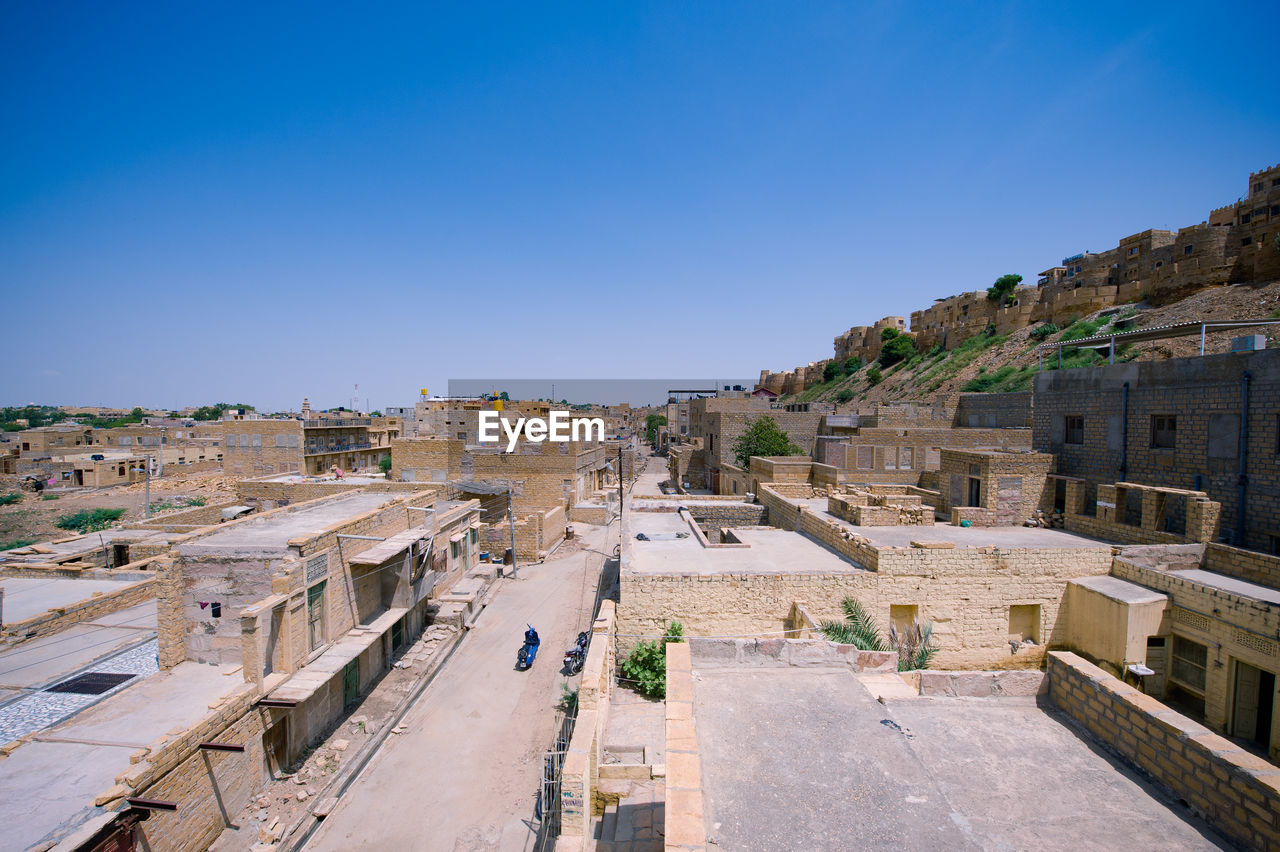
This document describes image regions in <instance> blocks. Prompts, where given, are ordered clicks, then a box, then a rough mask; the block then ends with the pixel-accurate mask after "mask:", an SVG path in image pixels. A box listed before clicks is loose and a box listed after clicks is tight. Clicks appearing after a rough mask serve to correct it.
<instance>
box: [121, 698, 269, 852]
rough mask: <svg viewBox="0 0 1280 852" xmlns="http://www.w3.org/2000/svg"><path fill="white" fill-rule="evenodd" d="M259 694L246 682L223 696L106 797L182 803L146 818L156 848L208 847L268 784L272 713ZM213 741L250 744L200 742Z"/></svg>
mask: <svg viewBox="0 0 1280 852" xmlns="http://www.w3.org/2000/svg"><path fill="white" fill-rule="evenodd" d="M256 698H257V691H256V690H255V689H253V688H252V687H249V686H246V687H245V688H244V689H243V690H241V691H240V692H238V693H236V694H235V695H234V696H231V697H230V698H228V699H224V700H223V703H222V704H221V705H220V706H218V707H215V708H213V709H212V711H211V712H210V714H209V715H208V716H206V717H205V718H204V719H203V720H201V722H200V723H198V724H197V725H195V726H194V727H192V728H190V729H188V730H186V731H182V732H180V733H177V734H175V735H171V736H170V737H169V738H168V740H167V741H166V742H164V743H163V744H161V745H158V746H153V747H152V749H151V750H150V751H149V753H148V754H147V756H146V757H145V759H144V760H143V761H141V762H139V763H138V764H136V765H135V766H134V767H133V768H131V769H130V770H129V771H128V772H126V773H124V774H123V775H121V776H120V777H119V778H117V785H118V786H117V787H116V788H113V789H112V790H110V791H107V793H106V794H104V795H111V794H113V793H119V794H120V797H121V798H123V797H124V796H140V797H142V798H147V799H159V800H161V801H172V802H177V804H178V809H177V810H176V811H152V813H151V818H150V819H148V820H146V821H144V822H141V823H139V825H138V833H139V835H140V837H141V840H142V841H143V842H144V843H145V848H149V849H151V850H154V852H169V850H173V852H188V850H202V849H207V848H208V847H209V844H210V843H212V842H213V841H214V839H216V838H217V837H218V835H219V834H221V833H222V831H223V829H224V828H225V827H226V826H227V822H228V820H230V819H234V818H235V816H236V814H238V813H240V811H241V810H242V809H243V808H244V806H245V805H246V804H248V802H249V800H250V798H252V797H253V796H254V795H256V794H257V792H258V791H259V790H261V789H262V787H263V784H264V781H265V778H264V769H263V767H264V766H265V765H266V761H265V756H264V754H263V748H262V733H263V730H264V729H265V725H266V723H267V716H268V714H269V712H271V711H267V710H265V709H258V708H254V707H253V706H252V702H253V701H254V700H255V699H256ZM210 741H215V742H225V743H233V744H237V745H243V746H244V747H245V750H244V751H243V752H204V751H200V750H199V749H198V748H197V747H196V746H197V745H198V744H199V743H201V742H210ZM112 801H113V802H115V801H118V799H113V800H112ZM108 806H109V807H110V805H108ZM250 830H251V831H252V830H254V829H253V827H251V828H250ZM254 839H255V840H256V837H255V838H254Z"/></svg>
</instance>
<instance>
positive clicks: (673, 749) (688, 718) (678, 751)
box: [663, 642, 707, 852]
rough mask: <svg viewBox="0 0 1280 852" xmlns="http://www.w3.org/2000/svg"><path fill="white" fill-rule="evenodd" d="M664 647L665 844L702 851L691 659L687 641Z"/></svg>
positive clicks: (704, 832) (704, 836)
mask: <svg viewBox="0 0 1280 852" xmlns="http://www.w3.org/2000/svg"><path fill="white" fill-rule="evenodd" d="M666 651H667V696H666V701H665V706H666V741H665V749H666V760H667V775H666V781H665V782H664V792H663V800H664V801H665V803H666V807H665V808H664V811H665V813H664V824H663V838H664V844H665V847H666V848H667V849H668V850H677V849H678V850H684V852H705V850H706V848H707V829H706V825H705V823H704V819H703V816H704V815H703V812H702V760H701V758H700V757H699V755H698V736H697V731H696V723H695V717H694V712H693V688H694V687H693V660H692V657H691V651H690V648H689V645H688V644H686V643H683V642H668V643H667V645H666Z"/></svg>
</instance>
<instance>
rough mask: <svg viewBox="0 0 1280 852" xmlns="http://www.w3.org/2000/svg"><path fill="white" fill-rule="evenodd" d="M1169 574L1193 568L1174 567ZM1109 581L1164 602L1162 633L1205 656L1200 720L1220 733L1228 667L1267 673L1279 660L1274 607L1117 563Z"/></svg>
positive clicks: (1278, 724) (1277, 728)
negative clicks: (1198, 646) (1246, 667)
mask: <svg viewBox="0 0 1280 852" xmlns="http://www.w3.org/2000/svg"><path fill="white" fill-rule="evenodd" d="M1170 567H1171V568H1188V567H1195V566H1194V565H1187V564H1185V563H1179V564H1175V565H1171V566H1170ZM1111 573H1112V575H1114V576H1116V577H1119V578H1120V579H1122V580H1128V581H1130V582H1132V583H1137V584H1138V585H1141V586H1145V587H1146V588H1148V589H1152V590H1153V591H1156V592H1160V593H1162V594H1165V595H1167V596H1168V597H1169V600H1170V602H1171V607H1170V609H1169V611H1168V616H1167V620H1166V627H1165V630H1166V631H1167V632H1168V633H1169V634H1173V635H1178V636H1183V637H1185V638H1187V639H1190V640H1191V641H1193V642H1196V643H1198V644H1201V645H1205V646H1206V647H1208V648H1209V649H1210V650H1209V651H1208V657H1209V664H1208V666H1207V667H1206V670H1205V677H1204V680H1205V683H1204V688H1203V693H1204V718H1205V724H1207V725H1208V726H1209V727H1211V728H1213V729H1214V730H1217V731H1220V732H1225V731H1226V730H1227V725H1228V722H1229V720H1230V716H1231V713H1230V708H1231V701H1232V695H1233V680H1232V678H1234V676H1235V674H1234V663H1233V661H1238V662H1244V663H1246V664H1248V665H1250V666H1254V667H1256V668H1259V669H1262V670H1264V671H1273V670H1274V669H1275V667H1276V660H1277V659H1278V658H1280V642H1278V641H1277V640H1276V638H1275V637H1276V636H1277V635H1280V633H1278V632H1277V631H1280V606H1277V605H1275V604H1272V603H1268V602H1265V601H1262V600H1256V599H1254V598H1250V597H1246V596H1244V595H1240V594H1232V593H1231V592H1227V591H1223V590H1221V589H1216V588H1213V587H1211V586H1207V585H1205V584H1203V583H1200V582H1197V581H1195V580H1193V579H1188V578H1186V577H1183V576H1180V575H1178V574H1173V573H1170V572H1168V571H1164V570H1161V569H1159V568H1153V567H1149V566H1146V565H1141V564H1139V563H1138V562H1137V561H1136V560H1134V559H1131V558H1128V557H1127V556H1122V557H1117V558H1116V559H1115V562H1114V564H1113V565H1112V568H1111ZM1272 730H1273V736H1272V737H1271V744H1272V745H1271V754H1272V756H1273V757H1276V758H1280V736H1277V735H1275V734H1276V733H1280V718H1276V719H1273V721H1272Z"/></svg>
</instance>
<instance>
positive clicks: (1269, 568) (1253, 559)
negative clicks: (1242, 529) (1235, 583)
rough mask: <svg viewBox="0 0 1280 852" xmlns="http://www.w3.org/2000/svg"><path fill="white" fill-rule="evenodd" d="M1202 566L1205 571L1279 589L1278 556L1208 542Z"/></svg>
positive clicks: (1279, 559) (1279, 568)
mask: <svg viewBox="0 0 1280 852" xmlns="http://www.w3.org/2000/svg"><path fill="white" fill-rule="evenodd" d="M1204 567H1205V570H1207V571H1216V572H1217V573H1219V574H1226V575H1227V576H1228V577H1236V578H1238V579H1241V580H1247V581H1248V582H1250V583H1257V584H1259V585H1262V586H1267V587H1269V588H1272V589H1280V556H1271V555H1270V554H1266V553H1256V552H1254V551H1252V550H1241V549H1240V548H1238V547H1228V546H1227V545H1225V544H1209V545H1207V546H1206V547H1205V551H1204Z"/></svg>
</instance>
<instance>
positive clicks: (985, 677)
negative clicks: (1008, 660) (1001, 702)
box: [952, 672, 996, 698]
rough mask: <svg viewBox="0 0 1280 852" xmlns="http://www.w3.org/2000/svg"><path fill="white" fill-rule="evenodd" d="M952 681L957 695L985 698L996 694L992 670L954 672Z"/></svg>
mask: <svg viewBox="0 0 1280 852" xmlns="http://www.w3.org/2000/svg"><path fill="white" fill-rule="evenodd" d="M952 683H953V684H954V687H955V694H956V695H958V696H963V697H966V698H987V697H988V696H991V695H995V694H996V676H995V674H993V673H992V672H956V673H955V674H954V675H953V677H952Z"/></svg>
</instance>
